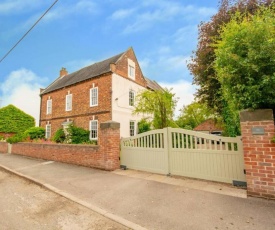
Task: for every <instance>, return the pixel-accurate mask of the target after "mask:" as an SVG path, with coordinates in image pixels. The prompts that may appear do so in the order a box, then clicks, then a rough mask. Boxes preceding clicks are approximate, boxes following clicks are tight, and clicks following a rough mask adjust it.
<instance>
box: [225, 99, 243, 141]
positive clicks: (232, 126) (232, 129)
mask: <svg viewBox="0 0 275 230" xmlns="http://www.w3.org/2000/svg"><path fill="white" fill-rule="evenodd" d="M231 105H232V104H231V103H229V104H228V103H227V102H226V101H223V109H222V119H223V126H224V132H223V136H229V137H236V136H239V135H240V134H241V127H240V117H239V111H238V110H236V109H234V108H232V107H231Z"/></svg>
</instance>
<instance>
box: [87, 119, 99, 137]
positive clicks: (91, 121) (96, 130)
mask: <svg viewBox="0 0 275 230" xmlns="http://www.w3.org/2000/svg"><path fill="white" fill-rule="evenodd" d="M92 123H96V129H92ZM89 130H90V140H98V120H90V123H89ZM92 131H95V134H96V135H95V136H94V137H93V135H92Z"/></svg>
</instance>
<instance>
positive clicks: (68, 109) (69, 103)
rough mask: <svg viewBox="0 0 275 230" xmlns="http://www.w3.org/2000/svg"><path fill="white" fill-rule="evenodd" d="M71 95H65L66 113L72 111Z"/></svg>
mask: <svg viewBox="0 0 275 230" xmlns="http://www.w3.org/2000/svg"><path fill="white" fill-rule="evenodd" d="M72 99H73V95H72V94H68V95H66V111H71V110H72V102H73V100H72Z"/></svg>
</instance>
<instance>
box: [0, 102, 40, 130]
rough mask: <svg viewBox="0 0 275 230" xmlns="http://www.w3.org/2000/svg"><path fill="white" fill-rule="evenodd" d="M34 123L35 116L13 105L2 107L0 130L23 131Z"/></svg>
mask: <svg viewBox="0 0 275 230" xmlns="http://www.w3.org/2000/svg"><path fill="white" fill-rule="evenodd" d="M34 125H35V121H34V118H33V117H31V116H30V115H28V114H26V113H24V112H23V111H21V110H20V109H18V108H16V107H15V106H13V105H8V106H6V107H3V108H1V109H0V132H5V133H23V132H24V131H26V130H27V129H28V128H30V127H33V126H34Z"/></svg>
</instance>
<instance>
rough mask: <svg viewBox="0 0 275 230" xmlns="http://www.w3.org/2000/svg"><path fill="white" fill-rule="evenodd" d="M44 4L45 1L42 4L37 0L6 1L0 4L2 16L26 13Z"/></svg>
mask: <svg viewBox="0 0 275 230" xmlns="http://www.w3.org/2000/svg"><path fill="white" fill-rule="evenodd" d="M42 4H44V1H43V2H40V1H36V0H24V1H22V0H13V1H11V0H6V1H2V2H1V3H0V14H11V13H13V14H14V13H20V12H26V10H30V9H33V8H35V7H38V6H40V5H42Z"/></svg>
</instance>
